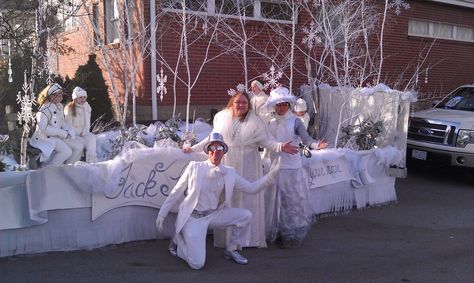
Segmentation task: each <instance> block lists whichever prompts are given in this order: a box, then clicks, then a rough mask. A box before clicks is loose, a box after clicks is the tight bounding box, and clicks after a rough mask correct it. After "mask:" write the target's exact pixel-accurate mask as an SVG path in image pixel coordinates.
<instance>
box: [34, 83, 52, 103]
mask: <svg viewBox="0 0 474 283" xmlns="http://www.w3.org/2000/svg"><path fill="white" fill-rule="evenodd" d="M51 86H52V84H50V85H48V86H47V87H45V88H44V89H43V90H42V91H41V92H40V93H39V94H38V98H37V99H36V101H38V104H39V105H40V106H41V105H43V104H44V103H45V102H46V101H49V100H50V98H49V97H48V90H49V89H50V88H51Z"/></svg>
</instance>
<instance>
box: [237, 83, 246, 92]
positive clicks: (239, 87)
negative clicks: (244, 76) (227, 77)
mask: <svg viewBox="0 0 474 283" xmlns="http://www.w3.org/2000/svg"><path fill="white" fill-rule="evenodd" d="M237 91H240V92H244V91H245V85H244V84H238V85H237Z"/></svg>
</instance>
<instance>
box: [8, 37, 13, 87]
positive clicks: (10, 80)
mask: <svg viewBox="0 0 474 283" xmlns="http://www.w3.org/2000/svg"><path fill="white" fill-rule="evenodd" d="M11 58H12V56H11V48H10V40H8V82H9V83H12V82H13V77H12V74H13V71H12V60H11Z"/></svg>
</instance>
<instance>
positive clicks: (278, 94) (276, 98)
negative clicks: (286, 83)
mask: <svg viewBox="0 0 474 283" xmlns="http://www.w3.org/2000/svg"><path fill="white" fill-rule="evenodd" d="M283 102H287V103H289V104H290V107H292V106H293V105H294V104H295V102H296V97H295V96H294V95H292V94H291V93H290V91H289V90H288V89H287V88H286V87H277V88H276V89H274V90H272V91H270V97H269V98H268V99H267V102H266V103H265V107H267V108H268V107H273V106H275V105H277V104H278V103H283Z"/></svg>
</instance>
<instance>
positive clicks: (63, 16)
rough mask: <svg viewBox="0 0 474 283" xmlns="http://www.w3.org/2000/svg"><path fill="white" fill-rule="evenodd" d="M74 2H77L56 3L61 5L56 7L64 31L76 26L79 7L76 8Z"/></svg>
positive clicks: (71, 0) (73, 0) (72, 0)
mask: <svg viewBox="0 0 474 283" xmlns="http://www.w3.org/2000/svg"><path fill="white" fill-rule="evenodd" d="M76 2H77V0H70V1H67V2H61V1H58V3H62V5H60V6H59V7H58V19H59V20H61V21H62V24H63V26H64V28H65V29H66V30H67V29H71V28H74V27H77V26H78V18H77V16H78V12H79V8H80V6H78V5H77V4H76Z"/></svg>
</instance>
